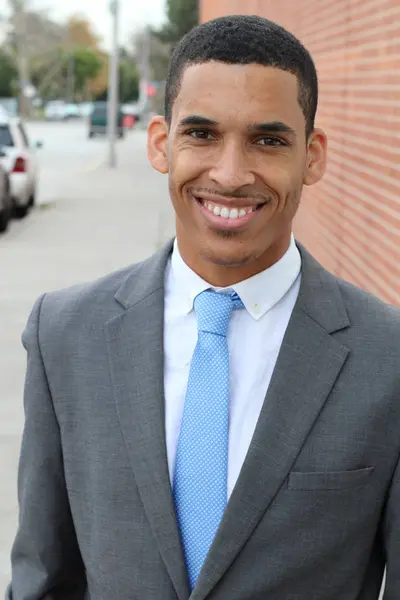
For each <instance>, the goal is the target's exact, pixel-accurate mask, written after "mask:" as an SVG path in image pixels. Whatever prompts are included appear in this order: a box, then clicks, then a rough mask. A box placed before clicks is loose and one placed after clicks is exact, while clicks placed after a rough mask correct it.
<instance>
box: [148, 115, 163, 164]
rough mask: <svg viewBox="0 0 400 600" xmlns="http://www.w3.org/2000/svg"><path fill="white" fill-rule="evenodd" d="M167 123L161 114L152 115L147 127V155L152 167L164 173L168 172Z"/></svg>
mask: <svg viewBox="0 0 400 600" xmlns="http://www.w3.org/2000/svg"><path fill="white" fill-rule="evenodd" d="M167 142H168V125H167V123H166V121H165V118H164V117H162V116H156V117H153V118H152V120H151V121H150V123H149V126H148V128H147V156H148V157H149V161H150V163H151V165H152V167H153V168H154V169H155V170H156V171H159V172H160V173H162V174H163V175H165V174H166V173H168V154H167Z"/></svg>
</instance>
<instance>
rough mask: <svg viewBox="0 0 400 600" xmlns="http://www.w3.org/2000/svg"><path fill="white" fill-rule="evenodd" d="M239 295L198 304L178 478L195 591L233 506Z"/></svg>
mask: <svg viewBox="0 0 400 600" xmlns="http://www.w3.org/2000/svg"><path fill="white" fill-rule="evenodd" d="M234 308H243V304H242V302H241V300H240V298H239V296H237V294H232V295H228V294H223V293H217V292H213V291H211V290H207V291H205V292H202V293H201V294H199V295H198V296H197V297H196V299H195V301H194V309H195V311H196V316H197V327H198V339H197V345H196V348H195V351H194V354H193V358H192V363H191V366H190V374H189V381H188V387H187V392H186V399H185V406H184V411H183V418H182V425H181V430H180V435H179V441H178V448H177V454H176V463H175V474H174V485H173V491H174V499H175V507H176V514H177V518H178V524H179V528H180V532H181V538H182V543H183V548H184V552H185V557H186V564H187V569H188V575H189V583H190V586H191V589H193V588H194V586H195V583H196V581H197V578H198V576H199V573H200V570H201V567H202V565H203V563H204V560H205V558H206V556H207V553H208V551H209V548H210V546H211V544H212V542H213V539H214V537H215V534H216V531H217V529H218V526H219V524H220V522H221V519H222V515H223V513H224V510H225V507H226V504H227V479H228V433H229V353H228V342H227V333H228V327H229V322H230V318H231V314H232V310H233V309H234Z"/></svg>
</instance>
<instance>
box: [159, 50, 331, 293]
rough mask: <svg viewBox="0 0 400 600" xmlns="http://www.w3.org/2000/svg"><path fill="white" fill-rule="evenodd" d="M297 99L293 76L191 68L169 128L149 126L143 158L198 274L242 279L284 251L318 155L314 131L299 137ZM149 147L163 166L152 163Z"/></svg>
mask: <svg viewBox="0 0 400 600" xmlns="http://www.w3.org/2000/svg"><path fill="white" fill-rule="evenodd" d="M298 96H299V88H298V80H297V78H296V77H295V75H292V74H291V73H288V72H285V71H282V70H279V69H275V68H271V67H264V66H260V65H227V64H224V63H220V62H209V63H204V64H199V65H193V66H190V67H188V68H187V69H186V70H185V71H184V73H183V77H182V85H181V89H180V91H179V94H178V96H177V98H176V100H175V103H174V106H173V111H172V120H171V123H170V127H169V128H167V126H166V124H165V123H163V122H162V120H160V119H161V118H156V122H154V123H152V124H150V127H149V155H150V160H151V161H152V163H153V166H155V168H157V169H158V170H161V171H163V172H168V174H169V189H170V195H171V199H172V202H173V205H174V208H175V212H176V224H177V238H178V244H179V248H180V250H181V253H182V255H183V257H184V259H185V260H186V262H188V264H189V265H190V266H191V267H192V268H194V269H195V270H197V272H199V273H200V274H201V275H202V276H206V275H207V269H208V270H209V271H210V274H211V272H213V271H215V269H218V268H219V269H220V271H221V272H222V270H224V271H225V272H226V271H227V269H230V274H229V275H228V276H227V277H228V279H229V280H234V279H237V280H239V279H243V278H246V277H247V276H251V275H253V274H255V273H256V272H258V271H260V270H262V269H264V268H267V267H268V266H270V265H271V264H273V263H274V262H276V261H277V260H278V259H279V258H280V257H281V256H282V255H283V254H284V252H285V251H286V249H287V247H288V245H289V241H290V234H291V227H292V220H293V217H294V215H295V213H296V210H297V207H298V204H299V200H300V195H301V190H302V186H303V184H304V183H307V184H308V183H314V182H315V181H314V179H315V177H314V178H313V177H311V179H310V166H311V169H312V165H313V164H314V170H315V162H316V160H317V161H319V162H320V163H321V160H322V162H324V160H323V159H324V156H322V155H323V154H324V152H325V146H324V139H322V144H321V135H322V137H323V134H322V132H317V134H315V136H316V138H315V139H316V142H315V141H313V139H314V138H313V139H311V140H308V141H307V140H306V133H305V132H306V123H305V117H304V115H303V112H302V109H301V107H300V105H299V102H298ZM157 119H158V120H157ZM160 127H161V129H160ZM162 131H163V132H164V133H162ZM163 136H164V137H163ZM318 136H319V137H318ZM315 143H317V144H318V143H319V146H318V147H317V148H315ZM313 144H314V146H313ZM154 145H155V146H156V147H157V151H158V152H161V153H162V154H163V155H164V157H165V159H163V160H161V158H160V156H158V159H159V160H158V159H157V158H156V160H154ZM160 160H161V162H160ZM163 161H164V162H163ZM323 166H324V165H323ZM320 171H321V169H320ZM320 176H322V172H319V171H318V177H317V179H319V177H320ZM317 179H316V180H317ZM233 270H234V271H235V275H233ZM213 277H214V279H215V276H214V275H213ZM232 282H233V281H232ZM211 283H212V282H211Z"/></svg>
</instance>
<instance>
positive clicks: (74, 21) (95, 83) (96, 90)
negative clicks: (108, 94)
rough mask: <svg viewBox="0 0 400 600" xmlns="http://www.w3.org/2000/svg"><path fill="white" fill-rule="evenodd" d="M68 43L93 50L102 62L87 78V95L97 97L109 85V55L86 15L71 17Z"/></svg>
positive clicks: (70, 45) (71, 45)
mask: <svg viewBox="0 0 400 600" xmlns="http://www.w3.org/2000/svg"><path fill="white" fill-rule="evenodd" d="M67 32H68V44H69V47H70V48H86V49H88V50H90V51H91V52H93V53H94V54H95V55H96V56H97V58H98V60H99V62H100V63H101V65H100V67H99V69H98V70H97V73H96V74H95V75H94V76H93V77H90V78H88V79H87V80H86V84H85V88H86V92H87V95H89V96H91V97H97V96H99V95H100V94H102V93H104V91H105V90H106V89H107V86H108V57H107V54H105V53H104V52H103V50H102V49H101V47H100V42H101V40H100V38H99V36H98V35H97V34H96V33H95V32H94V31H93V29H92V26H91V24H90V22H89V21H87V20H86V19H85V18H84V17H80V16H74V17H71V18H70V19H69V21H68V23H67Z"/></svg>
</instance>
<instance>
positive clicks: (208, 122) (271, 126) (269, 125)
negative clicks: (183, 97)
mask: <svg viewBox="0 0 400 600" xmlns="http://www.w3.org/2000/svg"><path fill="white" fill-rule="evenodd" d="M217 125H219V123H218V121H214V120H213V119H207V118H206V117H202V116H200V115H189V116H188V117H185V118H184V119H182V121H180V123H179V127H190V126H192V127H215V126H217ZM248 131H249V132H250V133H252V134H254V133H288V134H290V135H292V136H293V137H297V134H296V132H295V130H294V129H293V128H292V127H290V126H289V125H287V124H286V123H283V121H269V122H268V121H266V122H265V123H253V124H252V125H249V126H248Z"/></svg>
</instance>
